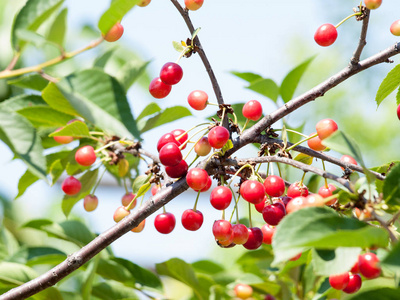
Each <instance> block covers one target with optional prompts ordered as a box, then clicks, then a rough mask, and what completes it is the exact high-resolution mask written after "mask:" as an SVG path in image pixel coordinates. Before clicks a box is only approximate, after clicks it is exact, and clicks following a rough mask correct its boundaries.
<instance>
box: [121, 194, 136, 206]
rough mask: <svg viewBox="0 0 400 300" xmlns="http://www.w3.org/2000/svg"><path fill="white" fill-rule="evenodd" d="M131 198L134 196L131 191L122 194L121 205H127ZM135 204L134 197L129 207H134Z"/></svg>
mask: <svg viewBox="0 0 400 300" xmlns="http://www.w3.org/2000/svg"><path fill="white" fill-rule="evenodd" d="M133 198H135V194H133V193H127V194H125V195H123V196H122V198H121V203H122V205H123V206H128V205H129V204H130V203H131V202H132V200H133ZM135 206H136V199H135V201H134V202H133V203H132V205H131V207H130V208H131V209H133V208H135Z"/></svg>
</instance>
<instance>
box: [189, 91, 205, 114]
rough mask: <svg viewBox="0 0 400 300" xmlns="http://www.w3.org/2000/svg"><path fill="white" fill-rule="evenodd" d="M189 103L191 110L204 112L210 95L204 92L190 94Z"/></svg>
mask: <svg viewBox="0 0 400 300" xmlns="http://www.w3.org/2000/svg"><path fill="white" fill-rule="evenodd" d="M187 101H188V103H189V105H190V107H191V108H193V109H195V110H203V109H205V108H206V107H207V103H208V95H207V93H206V92H204V91H200V90H195V91H193V92H191V93H190V94H189V96H188V98H187Z"/></svg>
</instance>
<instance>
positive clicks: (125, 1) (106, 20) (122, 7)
mask: <svg viewBox="0 0 400 300" xmlns="http://www.w3.org/2000/svg"><path fill="white" fill-rule="evenodd" d="M138 2H139V0H115V1H113V2H112V3H111V5H110V7H109V8H108V9H107V10H106V12H105V13H104V14H103V15H102V16H101V17H100V20H99V24H98V27H99V29H100V31H101V33H102V34H106V33H107V32H108V31H109V30H110V29H111V28H112V27H113V26H114V25H115V24H116V23H117V22H120V21H121V20H122V17H123V16H125V14H126V13H127V12H128V11H130V10H131V9H132V8H133V7H134V6H135V5H136V4H137V3H138Z"/></svg>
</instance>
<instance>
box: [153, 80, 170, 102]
mask: <svg viewBox="0 0 400 300" xmlns="http://www.w3.org/2000/svg"><path fill="white" fill-rule="evenodd" d="M171 89H172V86H170V85H168V84H165V83H164V82H162V81H161V79H160V78H159V77H156V78H154V79H153V80H152V81H151V82H150V85H149V92H150V94H151V95H152V96H153V97H154V98H157V99H161V98H165V97H167V96H168V94H169V93H170V92H171Z"/></svg>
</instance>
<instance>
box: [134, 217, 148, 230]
mask: <svg viewBox="0 0 400 300" xmlns="http://www.w3.org/2000/svg"><path fill="white" fill-rule="evenodd" d="M145 224H146V219H144V220H143V221H142V222H140V223H139V225H138V226H136V227H134V228H132V229H131V231H132V232H141V231H143V229H144V225H145Z"/></svg>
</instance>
